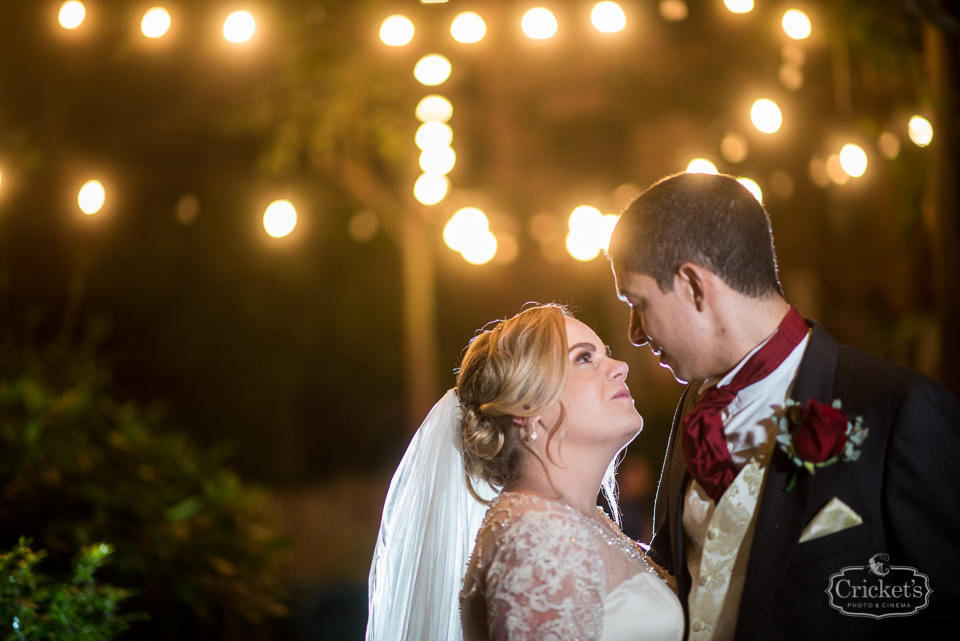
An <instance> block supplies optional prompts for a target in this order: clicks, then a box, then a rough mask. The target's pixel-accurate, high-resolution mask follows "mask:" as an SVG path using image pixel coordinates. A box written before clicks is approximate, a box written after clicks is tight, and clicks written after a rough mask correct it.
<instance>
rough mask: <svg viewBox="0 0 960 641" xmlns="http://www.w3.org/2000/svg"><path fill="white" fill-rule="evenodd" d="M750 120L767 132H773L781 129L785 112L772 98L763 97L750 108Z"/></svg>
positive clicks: (760, 129)
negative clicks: (783, 112)
mask: <svg viewBox="0 0 960 641" xmlns="http://www.w3.org/2000/svg"><path fill="white" fill-rule="evenodd" d="M750 120H752V121H753V126H754V127H756V128H757V129H758V130H759V131H762V132H763V133H765V134H772V133H774V132H776V131H778V130H779V129H780V125H782V124H783V114H782V113H780V107H778V106H777V103H775V102H774V101H772V100H767V99H766V98H761V99H760V100H757V101H756V102H755V103H753V107H751V108H750Z"/></svg>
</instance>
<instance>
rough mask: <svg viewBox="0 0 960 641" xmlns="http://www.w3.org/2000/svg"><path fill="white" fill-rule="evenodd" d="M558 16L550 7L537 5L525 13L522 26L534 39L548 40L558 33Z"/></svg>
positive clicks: (529, 36) (528, 35) (521, 22)
mask: <svg viewBox="0 0 960 641" xmlns="http://www.w3.org/2000/svg"><path fill="white" fill-rule="evenodd" d="M557 27H558V25H557V18H556V17H555V16H554V15H553V13H552V12H551V11H550V10H549V9H544V8H543V7H536V8H534V9H530V10H529V11H527V12H526V13H525V14H523V19H522V20H521V21H520V28H521V29H523V32H524V33H525V34H527V37H528V38H530V39H532V40H546V39H548V38H552V37H553V36H554V34H556V33H557Z"/></svg>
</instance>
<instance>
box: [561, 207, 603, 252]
mask: <svg viewBox="0 0 960 641" xmlns="http://www.w3.org/2000/svg"><path fill="white" fill-rule="evenodd" d="M608 225H609V223H607V222H606V221H605V220H604V218H603V214H601V213H600V210H599V209H597V208H596V207H591V206H590V205H580V206H579V207H577V208H576V209H574V210H573V212H572V213H571V214H570V218H569V219H568V220H567V227H568V228H569V233H567V238H566V247H567V252H568V253H569V254H570V255H571V256H573V257H574V258H576V259H577V260H579V261H588V260H593V259H594V258H596V257H597V256H598V255H599V254H600V251H601V250H602V249H603V242H604V238H603V236H604V233H605V231H606V229H607V226H608ZM606 240H607V243H609V238H607V239H606Z"/></svg>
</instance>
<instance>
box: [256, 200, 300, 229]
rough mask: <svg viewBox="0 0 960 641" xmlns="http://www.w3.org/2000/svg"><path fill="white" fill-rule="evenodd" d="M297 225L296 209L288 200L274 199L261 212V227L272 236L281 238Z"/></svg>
mask: <svg viewBox="0 0 960 641" xmlns="http://www.w3.org/2000/svg"><path fill="white" fill-rule="evenodd" d="M296 226H297V210H296V209H295V208H294V206H293V204H291V203H290V201H289V200H275V201H273V202H272V203H270V205H268V206H267V210H266V211H265V212H263V228H264V229H265V230H267V234H269V235H270V236H272V237H274V238H283V237H284V236H287V235H289V234H290V232H292V231H293V228H294V227H296Z"/></svg>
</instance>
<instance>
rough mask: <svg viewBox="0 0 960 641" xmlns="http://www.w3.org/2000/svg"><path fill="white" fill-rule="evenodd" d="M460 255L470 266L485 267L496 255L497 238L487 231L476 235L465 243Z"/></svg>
mask: <svg viewBox="0 0 960 641" xmlns="http://www.w3.org/2000/svg"><path fill="white" fill-rule="evenodd" d="M460 255H461V256H463V259H464V260H465V261H467V262H468V263H470V264H472V265H485V264H486V263H489V262H490V261H491V260H493V257H494V256H496V255H497V237H496V236H494V235H493V234H491V233H490V232H488V231H487V232H483V233H482V234H477V235H476V236H473V237H471V238H470V239H469V240H468V241H467V242H466V244H465V245H464V247H463V249H461V250H460Z"/></svg>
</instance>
